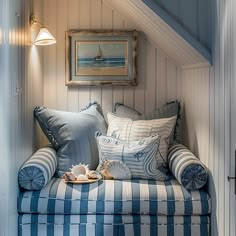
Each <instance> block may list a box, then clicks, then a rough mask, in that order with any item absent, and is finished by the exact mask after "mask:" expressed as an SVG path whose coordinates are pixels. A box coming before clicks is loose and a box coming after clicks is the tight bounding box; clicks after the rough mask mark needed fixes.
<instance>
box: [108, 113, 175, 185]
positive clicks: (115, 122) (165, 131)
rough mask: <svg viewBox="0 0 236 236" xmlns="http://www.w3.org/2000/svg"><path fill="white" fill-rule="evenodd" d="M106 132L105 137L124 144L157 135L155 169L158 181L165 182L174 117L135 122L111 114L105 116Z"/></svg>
mask: <svg viewBox="0 0 236 236" xmlns="http://www.w3.org/2000/svg"><path fill="white" fill-rule="evenodd" d="M107 117H108V123H109V125H108V130H107V135H108V136H112V137H116V138H119V139H121V140H124V141H126V142H135V141H137V140H140V139H144V138H147V137H149V136H152V135H156V134H159V135H160V136H161V139H160V148H159V151H158V152H157V155H156V160H157V169H158V170H159V176H158V179H159V180H167V179H169V177H168V176H167V175H166V173H167V171H168V163H167V149H168V145H169V142H170V137H171V133H172V131H173V129H174V125H175V123H176V116H174V117H171V118H164V119H156V120H137V121H133V120H131V119H129V118H121V117H117V116H116V115H114V114H112V113H108V114H107Z"/></svg>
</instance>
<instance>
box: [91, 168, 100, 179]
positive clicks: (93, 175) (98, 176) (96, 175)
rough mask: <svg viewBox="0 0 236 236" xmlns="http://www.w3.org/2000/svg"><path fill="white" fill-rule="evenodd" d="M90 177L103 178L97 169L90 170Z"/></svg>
mask: <svg viewBox="0 0 236 236" xmlns="http://www.w3.org/2000/svg"><path fill="white" fill-rule="evenodd" d="M87 177H88V178H89V179H101V178H102V176H101V175H100V174H99V173H98V172H97V171H95V170H90V171H89V172H88V174H87Z"/></svg>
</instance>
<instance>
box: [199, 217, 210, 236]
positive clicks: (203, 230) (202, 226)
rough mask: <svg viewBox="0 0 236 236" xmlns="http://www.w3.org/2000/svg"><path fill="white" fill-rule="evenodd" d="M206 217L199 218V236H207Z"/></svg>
mask: <svg viewBox="0 0 236 236" xmlns="http://www.w3.org/2000/svg"><path fill="white" fill-rule="evenodd" d="M207 220H208V219H207V216H200V222H201V223H200V232H201V236H209V234H208V222H207Z"/></svg>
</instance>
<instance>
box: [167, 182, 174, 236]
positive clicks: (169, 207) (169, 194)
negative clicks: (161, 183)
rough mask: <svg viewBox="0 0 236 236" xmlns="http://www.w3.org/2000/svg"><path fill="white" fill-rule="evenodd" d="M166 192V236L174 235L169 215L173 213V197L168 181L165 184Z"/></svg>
mask: <svg viewBox="0 0 236 236" xmlns="http://www.w3.org/2000/svg"><path fill="white" fill-rule="evenodd" d="M165 185H166V192H167V215H168V216H167V225H168V227H167V236H173V235H174V219H173V217H171V216H170V215H173V214H174V213H175V195H174V190H173V186H172V184H171V182H170V181H166V182H165Z"/></svg>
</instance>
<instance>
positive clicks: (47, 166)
mask: <svg viewBox="0 0 236 236" xmlns="http://www.w3.org/2000/svg"><path fill="white" fill-rule="evenodd" d="M56 167H57V155H56V151H55V150H54V149H53V148H52V147H43V148H40V149H39V150H38V151H37V152H35V153H34V154H33V155H32V156H31V157H30V158H29V159H28V160H26V162H25V163H24V164H23V165H22V167H21V168H20V170H19V172H18V183H19V185H20V187H22V188H24V189H27V190H40V189H41V188H42V187H43V186H45V185H46V184H47V183H48V182H49V181H50V179H51V178H52V176H53V175H54V173H55V171H56Z"/></svg>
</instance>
